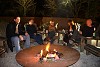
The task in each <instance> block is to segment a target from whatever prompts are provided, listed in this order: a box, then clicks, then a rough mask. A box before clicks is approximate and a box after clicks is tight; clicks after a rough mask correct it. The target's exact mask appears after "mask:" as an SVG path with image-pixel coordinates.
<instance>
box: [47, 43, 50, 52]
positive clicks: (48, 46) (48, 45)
mask: <svg viewBox="0 0 100 67" xmlns="http://www.w3.org/2000/svg"><path fill="white" fill-rule="evenodd" d="M49 48H50V43H48V44H47V46H46V51H48V52H49Z"/></svg>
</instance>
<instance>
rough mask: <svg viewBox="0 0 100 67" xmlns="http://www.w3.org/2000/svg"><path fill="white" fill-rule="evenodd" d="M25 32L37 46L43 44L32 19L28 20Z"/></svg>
mask: <svg viewBox="0 0 100 67" xmlns="http://www.w3.org/2000/svg"><path fill="white" fill-rule="evenodd" d="M26 31H27V33H28V34H29V35H30V38H33V39H34V40H35V41H36V42H37V43H38V44H40V45H41V44H43V40H42V36H41V35H40V34H38V33H37V25H36V24H35V23H34V20H33V19H30V20H29V22H28V25H26Z"/></svg>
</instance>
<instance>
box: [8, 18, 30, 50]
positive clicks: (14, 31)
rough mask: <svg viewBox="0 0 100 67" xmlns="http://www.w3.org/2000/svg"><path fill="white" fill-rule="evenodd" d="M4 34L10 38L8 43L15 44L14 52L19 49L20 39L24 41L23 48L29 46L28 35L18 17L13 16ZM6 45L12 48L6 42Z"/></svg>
mask: <svg viewBox="0 0 100 67" xmlns="http://www.w3.org/2000/svg"><path fill="white" fill-rule="evenodd" d="M6 36H7V38H8V39H10V41H11V42H10V43H12V44H13V45H14V46H15V49H16V52H18V51H20V49H21V47H20V41H25V43H24V46H25V48H28V47H30V36H29V35H28V33H26V32H25V29H24V26H22V25H21V23H20V17H14V22H12V23H9V24H8V25H7V28H6ZM8 46H9V47H11V49H12V45H9V44H8ZM12 51H13V50H12Z"/></svg>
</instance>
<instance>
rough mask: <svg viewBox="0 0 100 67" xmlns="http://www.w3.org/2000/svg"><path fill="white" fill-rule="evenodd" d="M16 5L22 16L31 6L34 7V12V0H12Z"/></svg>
mask: <svg viewBox="0 0 100 67" xmlns="http://www.w3.org/2000/svg"><path fill="white" fill-rule="evenodd" d="M14 1H15V2H16V3H17V4H18V6H17V10H19V13H20V14H22V15H23V16H26V14H27V12H28V11H29V10H31V9H32V8H31V7H34V12H33V13H35V3H34V0H14Z"/></svg>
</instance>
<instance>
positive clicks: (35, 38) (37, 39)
mask: <svg viewBox="0 0 100 67" xmlns="http://www.w3.org/2000/svg"><path fill="white" fill-rule="evenodd" d="M29 35H30V38H33V39H34V40H35V41H36V42H37V43H38V44H40V45H41V44H43V40H42V36H41V35H40V34H36V35H34V34H29Z"/></svg>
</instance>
